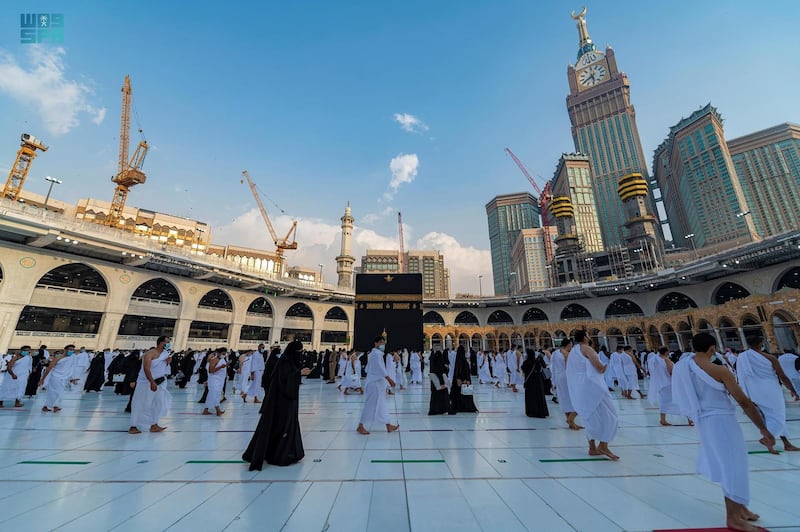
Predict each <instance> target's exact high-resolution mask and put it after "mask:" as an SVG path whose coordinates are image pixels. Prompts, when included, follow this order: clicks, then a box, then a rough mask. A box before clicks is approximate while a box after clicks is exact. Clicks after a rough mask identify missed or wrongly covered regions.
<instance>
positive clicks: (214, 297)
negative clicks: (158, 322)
mask: <svg viewBox="0 0 800 532" xmlns="http://www.w3.org/2000/svg"><path fill="white" fill-rule="evenodd" d="M197 306H198V307H205V308H211V309H214V310H223V311H226V312H233V298H232V297H231V296H230V294H228V292H226V291H225V290H222V289H221V288H214V289H213V290H209V291H208V292H206V293H205V295H204V296H203V297H201V298H200V301H199V302H198V303H197Z"/></svg>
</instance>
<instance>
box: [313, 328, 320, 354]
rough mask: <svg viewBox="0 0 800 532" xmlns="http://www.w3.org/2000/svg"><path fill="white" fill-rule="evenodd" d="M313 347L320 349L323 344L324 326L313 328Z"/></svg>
mask: <svg viewBox="0 0 800 532" xmlns="http://www.w3.org/2000/svg"><path fill="white" fill-rule="evenodd" d="M311 345H312V348H311V349H316V350H317V351H319V349H320V347H321V345H322V327H314V328H313V329H312V330H311Z"/></svg>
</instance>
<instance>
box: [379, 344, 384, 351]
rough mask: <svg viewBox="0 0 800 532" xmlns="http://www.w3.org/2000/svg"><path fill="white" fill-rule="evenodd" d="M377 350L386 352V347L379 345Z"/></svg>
mask: <svg viewBox="0 0 800 532" xmlns="http://www.w3.org/2000/svg"><path fill="white" fill-rule="evenodd" d="M378 349H380V350H381V351H386V345H385V344H381V345H379V346H378Z"/></svg>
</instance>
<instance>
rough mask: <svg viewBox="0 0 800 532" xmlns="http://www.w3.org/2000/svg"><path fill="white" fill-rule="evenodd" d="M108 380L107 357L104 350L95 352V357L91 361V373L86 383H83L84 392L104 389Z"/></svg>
mask: <svg viewBox="0 0 800 532" xmlns="http://www.w3.org/2000/svg"><path fill="white" fill-rule="evenodd" d="M105 380H106V358H105V355H103V352H102V351H98V352H97V353H95V355H94V358H93V359H92V361H91V362H89V374H88V375H87V376H86V383H85V384H84V385H83V391H84V392H99V391H100V390H102V389H103V383H104V382H105Z"/></svg>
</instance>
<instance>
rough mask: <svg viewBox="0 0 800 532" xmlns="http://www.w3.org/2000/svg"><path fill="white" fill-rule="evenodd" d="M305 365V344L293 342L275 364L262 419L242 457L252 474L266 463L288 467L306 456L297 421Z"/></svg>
mask: <svg viewBox="0 0 800 532" xmlns="http://www.w3.org/2000/svg"><path fill="white" fill-rule="evenodd" d="M302 365H303V344H302V343H301V342H298V341H294V342H291V343H290V344H289V345H288V346H286V350H285V351H284V352H283V355H281V357H280V358H279V359H278V360H277V363H276V364H275V369H274V370H273V371H272V375H271V382H270V386H269V393H268V394H267V396H266V398H265V399H264V404H263V406H262V407H261V418H260V419H259V421H258V426H257V427H256V431H255V433H253V437H252V438H251V439H250V444H249V445H248V446H247V450H245V452H244V454H243V455H242V459H243V460H244V461H246V462H250V471H253V470H256V469H257V470H259V471H261V468H262V467H263V466H264V462H267V463H268V464H272V465H277V466H288V465H291V464H294V463H297V462H299V461H300V460H302V459H303V457H304V456H305V451H304V450H303V438H302V436H301V434H300V420H299V418H298V414H299V408H300V402H299V395H300V377H301V376H302V375H305V374H308V373H309V372H310V370H308V369H302Z"/></svg>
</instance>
